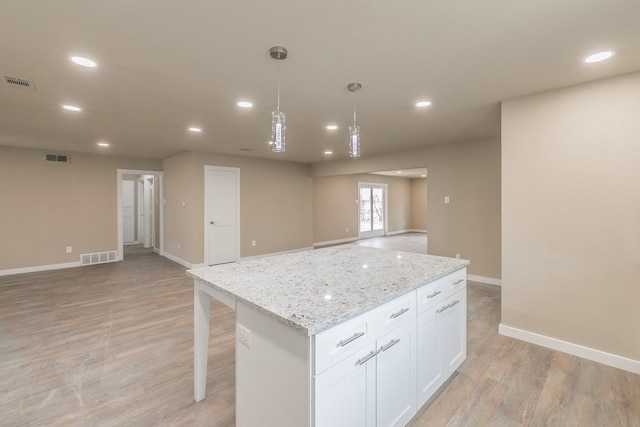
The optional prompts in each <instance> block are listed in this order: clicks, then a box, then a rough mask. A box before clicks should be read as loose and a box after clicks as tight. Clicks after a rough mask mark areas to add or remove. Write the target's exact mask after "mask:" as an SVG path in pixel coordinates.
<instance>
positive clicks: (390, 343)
mask: <svg viewBox="0 0 640 427" xmlns="http://www.w3.org/2000/svg"><path fill="white" fill-rule="evenodd" d="M399 342H400V340H399V339H398V338H394V339H392V340H391V341H389V343H387V344H385V345H383V346H382V347H380V351H387V350H389V349H390V348H391V347H393V346H394V345H396V344H398V343H399Z"/></svg>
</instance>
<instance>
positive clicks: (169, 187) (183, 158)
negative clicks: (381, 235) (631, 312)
mask: <svg viewBox="0 0 640 427" xmlns="http://www.w3.org/2000/svg"><path fill="white" fill-rule="evenodd" d="M163 164H164V177H165V199H166V206H165V224H166V226H165V232H166V233H165V250H166V251H167V252H168V253H169V254H171V255H173V256H176V257H178V258H180V259H182V260H184V261H186V262H188V263H191V264H200V263H202V262H204V230H203V227H204V226H203V224H204V166H205V165H211V166H226V167H235V168H239V169H240V256H241V257H247V256H254V255H261V254H267V253H273V252H284V251H290V250H296V249H303V248H309V247H311V246H312V243H313V242H312V229H313V228H312V227H313V212H312V194H313V193H312V181H311V178H310V177H309V171H308V166H307V165H303V164H299V163H291V162H282V161H274V160H265V159H257V158H252V157H240V156H229V155H222V154H212V153H202V152H188V153H183V154H180V155H177V156H174V157H171V158H169V159H166V160H165V161H164V162H163ZM182 202H185V206H184V207H183V206H182ZM252 240H255V241H256V246H255V247H252V246H251V241H252ZM178 243H180V248H181V249H178Z"/></svg>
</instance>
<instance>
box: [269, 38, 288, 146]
mask: <svg viewBox="0 0 640 427" xmlns="http://www.w3.org/2000/svg"><path fill="white" fill-rule="evenodd" d="M269 54H270V55H271V57H272V58H273V59H275V60H277V61H281V60H283V59H285V58H286V57H287V49H285V48H284V47H282V46H274V47H272V48H271V49H269ZM285 119H286V118H285V115H284V112H283V111H280V63H278V107H277V108H276V111H274V112H272V113H271V141H273V144H272V145H271V151H273V152H274V153H283V152H284V150H285V134H284V131H285V129H286V126H285Z"/></svg>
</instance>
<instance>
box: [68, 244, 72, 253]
mask: <svg viewBox="0 0 640 427" xmlns="http://www.w3.org/2000/svg"><path fill="white" fill-rule="evenodd" d="M71 252H73V248H72V247H71V246H67V253H68V254H70V253H71Z"/></svg>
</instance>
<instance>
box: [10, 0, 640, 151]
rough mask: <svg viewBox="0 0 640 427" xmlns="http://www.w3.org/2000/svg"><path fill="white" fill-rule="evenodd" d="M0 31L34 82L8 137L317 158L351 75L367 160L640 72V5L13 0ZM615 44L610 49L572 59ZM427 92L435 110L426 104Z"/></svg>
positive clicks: (335, 144) (348, 112) (489, 129)
mask: <svg viewBox="0 0 640 427" xmlns="http://www.w3.org/2000/svg"><path fill="white" fill-rule="evenodd" d="M0 36H1V37H0V75H1V76H12V77H19V78H23V79H27V80H31V81H32V82H34V83H35V87H36V90H35V91H27V90H22V89H18V88H14V87H7V86H6V85H0V145H16V146H22V147H33V148H40V149H47V150H62V151H80V152H104V153H108V154H110V155H122V156H135V157H145V158H154V159H163V158H166V157H169V156H172V155H174V154H177V153H179V152H182V151H186V150H204V151H212V152H220V153H229V154H237V155H250V156H259V157H265V158H274V159H284V160H291V161H296V162H304V163H312V162H318V161H324V160H327V159H344V158H347V157H348V150H347V130H346V128H347V127H348V126H349V125H350V124H351V121H352V115H353V101H354V97H353V94H351V93H350V92H348V91H347V89H346V86H347V84H348V83H350V82H355V81H357V82H360V83H362V85H363V88H362V89H361V90H360V91H359V92H358V93H357V99H356V102H357V117H358V125H359V126H360V127H361V135H362V153H363V156H369V155H377V154H383V153H389V152H394V151H399V150H407V149H412V148H417V147H423V146H427V145H432V144H444V143H452V142H459V141H471V140H479V139H486V138H493V137H497V136H499V135H500V101H501V100H504V99H509V98H513V97H518V96H521V95H526V94H530V93H535V92H540V91H545V90H550V89H554V88H559V87H564V86H568V85H574V84H578V83H583V82H587V81H592V80H595V79H600V78H604V77H608V76H614V75H619V74H624V73H628V72H632V71H636V70H640V1H638V0H610V1H603V0H561V1H558V0H535V1H533V0H530V1H524V0H519V1H514V0H458V1H443V0H439V1H436V0H405V1H395V2H394V1H382V0H377V1H376V0H368V1H365V0H324V1H309V0H272V1H263V0H261V1H257V0H253V1H239V0H235V1H228V0H215V1H214V0H186V1H180V2H178V1H168V0H135V1H130V0H127V1H125V0H112V1H89V0H57V1H44V0H9V1H4V2H3V4H2V12H1V14H0ZM276 45H282V46H284V47H286V48H287V49H288V51H289V57H288V58H287V59H286V60H284V61H280V62H279V69H280V72H279V75H280V81H281V109H282V110H283V111H285V113H286V115H287V151H286V153H280V154H275V153H271V152H270V147H269V145H268V140H269V137H270V122H271V111H272V110H273V109H275V104H276V81H277V77H278V72H277V69H278V61H275V60H273V59H271V57H270V56H269V48H270V47H272V46H276ZM608 49H613V50H615V51H616V55H615V56H614V57H613V58H612V59H610V60H609V61H606V62H601V63H597V64H583V63H582V59H583V58H584V57H585V56H586V55H588V54H591V53H594V52H597V51H601V50H608ZM71 55H83V56H88V57H91V58H93V59H95V60H96V61H97V62H98V63H99V66H98V67H97V68H96V69H85V68H81V67H79V66H77V65H75V64H73V63H71V62H70V61H69V57H70V56H71ZM419 99H429V100H431V101H432V102H433V105H432V106H431V107H428V108H425V109H418V108H416V107H415V106H414V103H415V102H416V101H417V100H419ZM240 100H250V101H252V102H253V104H254V107H253V108H252V109H250V110H242V109H240V108H239V107H237V105H236V102H237V101H240ZM65 103H70V104H76V105H79V106H81V107H82V108H83V111H82V112H81V113H71V112H68V111H64V110H62V108H61V107H60V105H61V104H65ZM329 123H335V124H338V125H339V126H340V129H338V130H337V131H333V132H330V131H327V130H326V129H325V126H326V125H327V124H329ZM192 125H197V126H200V127H202V129H203V132H202V133H201V134H192V133H189V132H188V131H187V130H186V129H187V127H189V126H192ZM100 140H106V141H108V142H109V143H110V144H111V146H110V147H109V148H107V149H103V148H102V149H100V148H98V147H97V146H96V143H97V142H98V141H100ZM242 149H245V150H250V151H241V150H242ZM325 150H333V152H334V154H333V155H332V156H326V155H325V154H323V153H324V151H325Z"/></svg>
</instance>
